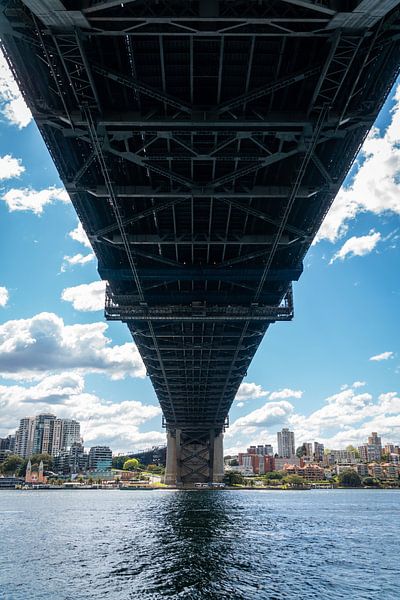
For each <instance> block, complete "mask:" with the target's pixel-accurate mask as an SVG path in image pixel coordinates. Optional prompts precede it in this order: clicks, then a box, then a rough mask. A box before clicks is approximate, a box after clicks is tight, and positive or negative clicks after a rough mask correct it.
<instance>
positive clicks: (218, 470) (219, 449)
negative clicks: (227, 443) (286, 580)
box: [213, 433, 224, 482]
mask: <svg viewBox="0 0 400 600" xmlns="http://www.w3.org/2000/svg"><path fill="white" fill-rule="evenodd" d="M223 441H224V435H223V434H222V433H220V434H219V435H217V436H216V438H215V439H214V462H213V481H215V482H221V481H222V480H223V478H224V444H223Z"/></svg>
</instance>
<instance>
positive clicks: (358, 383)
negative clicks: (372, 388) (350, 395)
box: [351, 381, 367, 388]
mask: <svg viewBox="0 0 400 600" xmlns="http://www.w3.org/2000/svg"><path fill="white" fill-rule="evenodd" d="M365 385H367V384H366V382H365V381H355V382H354V383H353V385H352V386H351V387H353V388H360V387H364V386H365Z"/></svg>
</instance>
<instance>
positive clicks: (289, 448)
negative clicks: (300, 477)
mask: <svg viewBox="0 0 400 600" xmlns="http://www.w3.org/2000/svg"><path fill="white" fill-rule="evenodd" d="M276 435H277V438H278V455H279V457H280V458H292V457H293V456H295V455H296V449H295V443H294V432H293V431H289V429H287V428H286V427H284V428H283V429H282V431H278V433H277V434H276Z"/></svg>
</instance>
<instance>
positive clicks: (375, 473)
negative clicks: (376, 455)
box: [368, 463, 383, 479]
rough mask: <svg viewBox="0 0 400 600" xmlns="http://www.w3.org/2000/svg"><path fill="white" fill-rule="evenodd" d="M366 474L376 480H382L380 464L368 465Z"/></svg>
mask: <svg viewBox="0 0 400 600" xmlns="http://www.w3.org/2000/svg"><path fill="white" fill-rule="evenodd" d="M368 473H369V475H371V477H375V478H376V479H383V468H382V465H381V464H380V463H370V464H369V465H368Z"/></svg>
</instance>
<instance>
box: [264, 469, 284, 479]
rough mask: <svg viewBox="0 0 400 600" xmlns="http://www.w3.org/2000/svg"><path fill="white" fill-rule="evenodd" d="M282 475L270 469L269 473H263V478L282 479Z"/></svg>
mask: <svg viewBox="0 0 400 600" xmlns="http://www.w3.org/2000/svg"><path fill="white" fill-rule="evenodd" d="M282 477H283V475H282V473H279V471H270V472H269V473H265V475H264V478H265V479H267V480H268V479H282Z"/></svg>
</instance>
